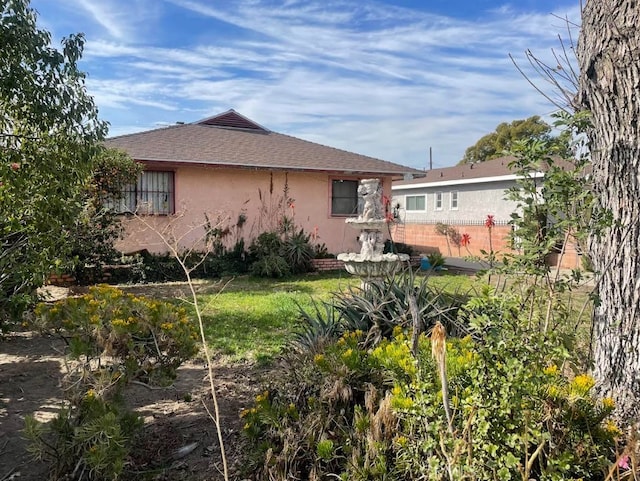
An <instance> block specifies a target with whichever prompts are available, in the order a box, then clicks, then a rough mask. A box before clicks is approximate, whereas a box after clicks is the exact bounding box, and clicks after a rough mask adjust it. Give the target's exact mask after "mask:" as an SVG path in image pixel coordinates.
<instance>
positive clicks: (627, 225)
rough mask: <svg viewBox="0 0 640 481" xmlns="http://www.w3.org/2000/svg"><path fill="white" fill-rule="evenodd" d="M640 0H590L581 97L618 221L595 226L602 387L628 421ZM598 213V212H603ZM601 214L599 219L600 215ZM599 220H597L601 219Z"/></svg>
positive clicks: (601, 189)
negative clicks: (589, 116) (602, 228)
mask: <svg viewBox="0 0 640 481" xmlns="http://www.w3.org/2000/svg"><path fill="white" fill-rule="evenodd" d="M638 25H640V5H638V2H637V0H587V1H586V4H585V7H584V10H583V12H582V31H581V33H580V40H579V42H578V51H577V55H578V61H579V64H580V72H581V75H580V85H579V94H578V101H579V103H580V105H582V106H583V107H584V108H585V109H588V110H590V111H591V113H592V121H593V128H592V130H591V131H590V132H589V134H588V138H589V149H590V152H591V157H592V162H593V186H594V191H595V194H596V197H597V199H598V201H599V206H600V208H602V209H604V210H605V211H608V212H609V213H610V214H611V215H612V218H613V222H614V224H613V226H612V227H609V228H607V229H606V230H605V231H604V232H602V234H601V235H598V234H597V230H596V231H592V234H591V238H590V240H589V251H590V255H591V259H592V260H593V264H594V268H595V270H596V272H598V273H599V275H600V276H601V279H600V282H599V284H598V294H599V297H600V301H601V302H600V305H599V306H597V307H596V309H595V312H594V320H593V321H594V326H593V334H592V336H593V337H592V356H593V362H594V368H593V374H594V377H595V379H596V381H597V385H596V386H597V390H598V394H600V395H601V396H603V397H611V398H613V399H614V400H615V401H616V414H617V415H618V416H619V417H620V418H621V419H623V420H624V421H628V422H633V421H638V420H639V419H640V255H639V254H640V253H639V252H638V251H639V247H640V175H639V174H640V170H639V165H640V146H639V143H640V131H639V124H638V121H639V119H640V30H639V29H638ZM596 217H597V216H596ZM595 222H597V220H596V221H595ZM594 227H597V226H594Z"/></svg>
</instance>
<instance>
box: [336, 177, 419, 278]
mask: <svg viewBox="0 0 640 481" xmlns="http://www.w3.org/2000/svg"><path fill="white" fill-rule="evenodd" d="M358 195H359V196H360V197H362V199H363V201H364V206H363V209H362V214H360V215H359V216H358V217H350V218H348V219H347V220H346V223H347V225H349V226H351V227H353V228H354V229H358V230H359V231H360V235H359V237H358V241H359V242H360V243H361V244H362V247H361V249H360V252H359V253H355V252H349V253H343V254H338V259H339V260H341V261H342V262H344V267H345V269H346V270H347V272H349V273H350V274H353V275H356V276H358V277H360V279H361V281H362V284H361V286H362V288H363V289H366V287H367V285H368V284H369V283H370V282H372V281H375V280H380V279H384V278H385V277H387V276H390V275H393V274H394V273H395V272H396V271H397V270H398V268H399V267H400V265H401V264H402V263H403V262H405V261H408V260H409V256H408V255H407V254H383V253H382V251H383V249H384V240H383V237H384V236H383V234H382V231H383V229H385V228H386V227H387V222H388V220H387V219H386V218H385V215H384V209H383V206H382V191H381V187H380V180H379V179H363V180H361V181H360V185H359V186H358Z"/></svg>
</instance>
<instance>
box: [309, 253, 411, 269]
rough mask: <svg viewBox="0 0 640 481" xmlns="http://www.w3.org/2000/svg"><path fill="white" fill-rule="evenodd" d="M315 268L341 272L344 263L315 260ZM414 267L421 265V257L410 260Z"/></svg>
mask: <svg viewBox="0 0 640 481" xmlns="http://www.w3.org/2000/svg"><path fill="white" fill-rule="evenodd" d="M312 262H313V267H315V269H316V270H317V271H319V272H325V271H339V270H343V269H344V262H342V261H339V260H338V259H313V261H312ZM409 262H411V266H412V267H416V266H419V265H420V256H411V259H410V260H409Z"/></svg>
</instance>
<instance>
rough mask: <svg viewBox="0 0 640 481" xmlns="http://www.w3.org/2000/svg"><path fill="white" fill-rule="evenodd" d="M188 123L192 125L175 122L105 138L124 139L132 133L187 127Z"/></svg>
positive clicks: (138, 133)
mask: <svg viewBox="0 0 640 481" xmlns="http://www.w3.org/2000/svg"><path fill="white" fill-rule="evenodd" d="M187 125H190V124H185V123H184V122H176V123H175V124H170V125H165V126H163V127H156V128H155V129H148V130H140V131H139V132H130V133H128V134H120V135H114V136H113V137H107V138H106V139H105V140H113V139H122V138H125V137H131V136H132V135H140V134H146V133H149V132H159V131H160V130H169V129H176V128H178V127H185V126H187Z"/></svg>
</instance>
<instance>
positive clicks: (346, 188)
mask: <svg viewBox="0 0 640 481" xmlns="http://www.w3.org/2000/svg"><path fill="white" fill-rule="evenodd" d="M361 209H362V207H361V206H360V202H359V200H358V181H357V180H342V179H335V180H333V181H332V182H331V215H358V212H359V211H360V210H361Z"/></svg>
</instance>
